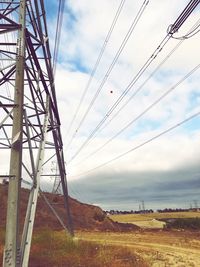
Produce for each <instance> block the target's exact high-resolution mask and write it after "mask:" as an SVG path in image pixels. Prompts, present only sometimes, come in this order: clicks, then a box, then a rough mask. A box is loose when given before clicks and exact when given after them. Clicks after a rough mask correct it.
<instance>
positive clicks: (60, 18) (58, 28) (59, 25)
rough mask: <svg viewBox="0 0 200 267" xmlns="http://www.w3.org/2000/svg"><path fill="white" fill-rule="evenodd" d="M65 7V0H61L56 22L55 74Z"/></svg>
mask: <svg viewBox="0 0 200 267" xmlns="http://www.w3.org/2000/svg"><path fill="white" fill-rule="evenodd" d="M64 7H65V0H59V5H58V15H57V23H56V36H55V43H54V52H53V73H54V75H55V73H56V64H57V59H58V51H59V45H60V37H61V29H62V22H63V11H64Z"/></svg>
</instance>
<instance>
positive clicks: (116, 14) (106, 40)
mask: <svg viewBox="0 0 200 267" xmlns="http://www.w3.org/2000/svg"><path fill="white" fill-rule="evenodd" d="M125 1H126V0H122V1H121V2H120V4H119V7H118V9H117V12H116V13H115V16H114V19H113V21H112V24H111V26H110V28H109V31H108V33H107V35H106V38H105V40H104V43H103V46H102V47H101V50H100V53H99V55H98V58H97V60H96V62H95V64H94V67H93V69H92V72H91V75H90V77H89V80H88V82H87V84H86V86H85V88H84V91H83V94H82V96H81V98H80V101H79V104H78V106H77V109H76V111H75V114H74V116H73V117H72V120H71V122H70V124H69V128H68V130H67V133H68V132H70V130H71V128H72V126H73V123H74V121H75V119H76V117H77V115H78V112H79V110H80V107H81V105H82V103H83V100H84V98H85V96H86V94H87V92H88V89H89V87H90V84H91V82H92V80H93V78H94V75H95V73H96V70H97V68H98V66H99V63H100V61H101V59H102V56H103V54H104V51H105V49H106V47H107V44H108V42H109V40H110V37H111V35H112V33H113V30H114V28H115V25H116V23H117V20H118V18H119V15H120V14H121V11H122V9H123V6H124V3H125Z"/></svg>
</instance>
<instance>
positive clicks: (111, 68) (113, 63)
mask: <svg viewBox="0 0 200 267" xmlns="http://www.w3.org/2000/svg"><path fill="white" fill-rule="evenodd" d="M148 3H149V1H146V0H145V1H144V2H143V4H142V6H141V7H140V9H139V11H138V13H137V15H136V17H135V19H134V21H133V22H132V24H131V26H130V28H129V30H128V32H127V34H126V36H125V37H124V39H123V41H122V43H121V45H120V47H119V49H118V51H117V53H116V54H115V57H114V59H113V61H112V63H111V65H110V66H109V68H108V70H107V72H106V74H105V76H104V77H103V80H102V82H101V84H100V86H99V87H98V89H97V91H96V93H95V95H94V96H93V98H92V100H91V102H90V104H89V106H88V108H87V110H86V112H85V113H84V115H83V117H82V119H81V121H80V122H79V124H78V127H77V128H76V130H75V132H74V134H73V135H72V138H71V140H70V142H69V143H68V145H67V147H69V146H70V145H71V143H72V141H73V139H74V138H75V137H76V135H77V133H78V131H79V129H80V127H81V126H82V124H83V122H84V121H85V119H86V117H87V115H88V113H89V111H90V110H91V108H92V106H93V105H94V103H95V101H96V99H97V97H98V95H99V94H100V92H101V90H102V88H103V86H104V84H105V83H106V81H107V79H108V77H109V75H110V73H111V71H112V70H113V68H114V66H115V64H116V62H117V60H118V58H119V56H120V55H121V53H122V51H123V50H124V47H125V45H126V44H127V42H128V40H129V38H130V36H131V35H132V33H133V30H134V29H135V27H136V25H137V24H138V22H139V20H140V18H141V16H142V14H143V12H144V10H145V8H146V6H147V4H148Z"/></svg>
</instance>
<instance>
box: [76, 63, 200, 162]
mask: <svg viewBox="0 0 200 267" xmlns="http://www.w3.org/2000/svg"><path fill="white" fill-rule="evenodd" d="M199 68H200V64H198V65H197V66H196V67H195V68H193V69H192V70H191V71H190V72H188V73H187V74H186V75H185V76H184V77H183V78H182V79H181V80H179V81H178V82H177V83H176V84H175V85H173V86H172V87H171V88H170V89H168V90H167V91H166V92H165V93H164V94H162V95H161V96H160V97H159V98H158V99H156V100H155V101H154V102H153V103H152V104H150V105H149V106H148V107H147V108H145V110H144V111H142V112H141V113H140V114H139V115H137V116H136V117H135V118H134V119H133V120H131V121H130V122H129V123H128V124H127V125H126V126H125V127H123V128H122V129H121V130H120V131H119V132H118V133H116V134H115V135H114V136H113V137H111V138H110V139H109V140H108V141H106V142H105V143H104V144H103V145H101V146H100V147H98V148H97V149H95V150H94V151H93V152H92V153H90V154H89V155H88V156H86V157H85V158H84V160H82V161H81V162H79V163H82V162H84V161H85V160H87V159H88V158H90V157H91V156H93V155H95V154H96V153H97V152H99V151H100V150H102V149H103V148H104V147H105V146H107V145H108V144H109V143H110V142H111V141H113V140H114V139H115V138H116V137H117V136H119V135H120V134H121V133H123V132H124V131H125V130H126V129H127V128H129V127H130V126H131V125H132V124H133V123H135V122H136V121H137V120H139V119H140V118H141V117H143V116H144V115H145V114H146V113H147V112H148V111H150V110H151V109H152V108H153V107H155V106H156V105H157V104H158V103H160V101H161V100H163V99H164V98H165V97H166V96H168V94H170V93H171V92H172V91H174V90H175V89H176V88H177V87H178V86H179V85H180V84H181V83H182V82H184V81H185V80H186V79H187V78H189V77H190V76H191V75H192V74H193V73H194V72H195V71H197V70H198V69H199ZM79 163H78V164H79Z"/></svg>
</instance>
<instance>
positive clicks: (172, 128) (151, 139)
mask: <svg viewBox="0 0 200 267" xmlns="http://www.w3.org/2000/svg"><path fill="white" fill-rule="evenodd" d="M199 115H200V111H198V112H197V113H195V114H193V115H191V116H190V117H188V118H186V119H185V120H183V121H181V122H179V123H177V124H175V125H174V126H171V127H170V128H168V129H166V130H164V131H162V132H161V133H159V134H157V135H155V136H153V137H152V138H150V139H148V140H146V141H145V142H142V143H141V144H139V145H137V146H135V147H133V148H131V149H130V150H128V151H126V152H124V153H122V154H120V155H118V156H117V157H114V158H112V159H110V160H108V161H106V162H104V163H102V164H100V165H98V166H97V167H95V168H92V169H90V170H88V171H86V172H83V173H81V174H78V175H76V176H71V177H80V176H84V175H86V174H88V173H91V172H93V171H95V170H97V169H100V168H102V167H104V166H106V165H109V164H110V163H112V162H114V161H116V160H118V159H120V158H122V157H124V156H126V155H128V154H129V153H131V152H133V151H135V150H137V149H139V148H141V147H143V146H145V145H146V144H148V143H151V142H153V141H154V140H156V139H158V138H159V137H161V136H163V135H165V134H167V133H169V132H171V131H172V130H174V129H176V128H178V127H180V126H181V125H183V124H185V123H186V122H188V121H190V120H192V119H194V118H195V117H197V116H199Z"/></svg>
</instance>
